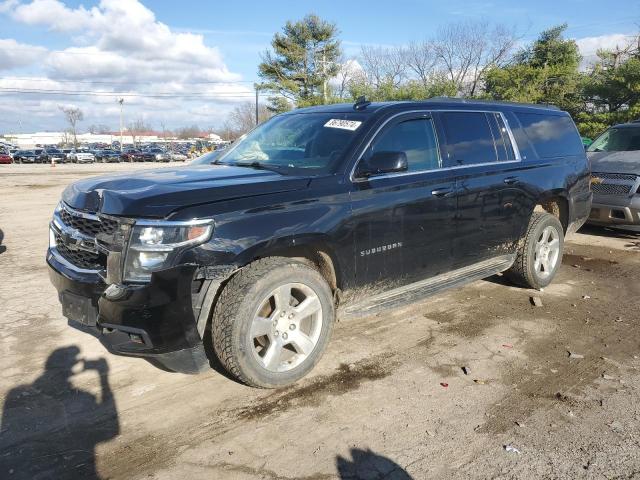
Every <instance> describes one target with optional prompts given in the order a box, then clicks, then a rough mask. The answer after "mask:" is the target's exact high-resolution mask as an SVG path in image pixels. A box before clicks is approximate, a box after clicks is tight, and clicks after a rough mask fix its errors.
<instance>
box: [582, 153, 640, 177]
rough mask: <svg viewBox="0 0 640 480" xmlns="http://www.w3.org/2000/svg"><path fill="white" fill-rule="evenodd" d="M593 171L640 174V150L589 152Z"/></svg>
mask: <svg viewBox="0 0 640 480" xmlns="http://www.w3.org/2000/svg"><path fill="white" fill-rule="evenodd" d="M588 157H589V160H590V161H591V171H592V172H601V173H631V174H635V175H640V150H634V151H631V152H589V153H588Z"/></svg>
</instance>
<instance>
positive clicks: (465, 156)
mask: <svg viewBox="0 0 640 480" xmlns="http://www.w3.org/2000/svg"><path fill="white" fill-rule="evenodd" d="M441 115H442V125H443V127H444V131H445V135H446V136H447V152H448V159H447V166H450V167H455V166H459V165H474V164H478V163H490V162H496V161H498V154H497V152H496V145H495V143H494V141H493V133H492V132H491V126H490V125H489V120H488V119H487V115H485V114H484V113H483V112H443V113H442V114H441Z"/></svg>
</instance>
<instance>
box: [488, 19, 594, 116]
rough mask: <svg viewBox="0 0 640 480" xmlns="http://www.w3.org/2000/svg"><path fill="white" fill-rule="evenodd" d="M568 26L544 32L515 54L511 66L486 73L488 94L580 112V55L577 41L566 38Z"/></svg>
mask: <svg viewBox="0 0 640 480" xmlns="http://www.w3.org/2000/svg"><path fill="white" fill-rule="evenodd" d="M566 28H567V25H566V24H564V25H559V26H557V27H553V28H551V29H549V30H546V31H544V32H542V33H541V34H540V36H539V38H538V39H537V40H536V41H535V42H533V44H531V45H530V46H529V47H527V48H526V49H524V50H522V51H521V52H519V53H517V54H516V55H515V56H514V61H513V62H512V64H511V65H509V66H507V67H504V68H493V69H492V70H491V71H490V72H489V73H488V74H487V79H486V86H485V88H486V93H487V95H488V96H489V97H490V98H493V99H496V100H509V101H516V102H528V103H549V104H553V105H557V106H558V107H560V108H562V109H563V110H567V111H569V112H570V113H573V114H574V113H577V112H579V111H581V110H582V109H583V108H584V103H583V102H582V98H581V96H580V95H579V89H580V84H581V81H582V76H581V75H580V72H579V70H578V69H579V66H580V61H581V56H580V52H579V50H578V45H577V44H576V42H575V41H573V40H567V39H565V38H563V33H564V31H565V30H566Z"/></svg>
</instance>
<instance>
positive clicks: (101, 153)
mask: <svg viewBox="0 0 640 480" xmlns="http://www.w3.org/2000/svg"><path fill="white" fill-rule="evenodd" d="M96 162H102V163H119V162H120V152H119V151H116V150H108V149H106V150H98V151H97V153H96Z"/></svg>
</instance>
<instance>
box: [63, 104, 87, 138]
mask: <svg viewBox="0 0 640 480" xmlns="http://www.w3.org/2000/svg"><path fill="white" fill-rule="evenodd" d="M58 108H60V111H61V112H62V113H64V116H65V119H66V120H67V123H68V124H69V128H70V130H71V134H72V135H73V146H74V147H75V148H78V122H81V121H82V120H83V119H84V114H83V113H82V110H80V109H79V108H78V107H65V106H60V107H58Z"/></svg>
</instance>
